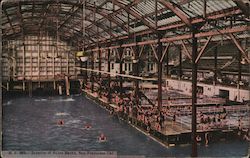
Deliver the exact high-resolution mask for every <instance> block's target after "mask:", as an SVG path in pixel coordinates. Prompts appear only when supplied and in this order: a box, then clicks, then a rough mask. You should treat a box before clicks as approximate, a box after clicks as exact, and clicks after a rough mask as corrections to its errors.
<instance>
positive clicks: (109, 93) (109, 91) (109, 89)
mask: <svg viewBox="0 0 250 158" xmlns="http://www.w3.org/2000/svg"><path fill="white" fill-rule="evenodd" d="M108 72H110V49H108ZM110 82H111V77H110V74H108V103H111V87H110Z"/></svg>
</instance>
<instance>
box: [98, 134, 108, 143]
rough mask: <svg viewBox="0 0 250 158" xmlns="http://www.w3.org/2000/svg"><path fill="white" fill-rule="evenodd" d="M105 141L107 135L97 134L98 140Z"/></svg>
mask: <svg viewBox="0 0 250 158" xmlns="http://www.w3.org/2000/svg"><path fill="white" fill-rule="evenodd" d="M105 141H107V137H106V136H105V135H104V134H103V133H102V134H101V135H100V136H99V142H105Z"/></svg>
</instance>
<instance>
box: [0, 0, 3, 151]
mask: <svg viewBox="0 0 250 158" xmlns="http://www.w3.org/2000/svg"><path fill="white" fill-rule="evenodd" d="M2 4H3V3H1V2H0V17H2ZM2 45H3V43H2V20H0V74H1V75H0V115H1V116H3V115H2V114H3V110H2V77H3V76H2V74H3V70H2V54H3V52H2V51H3V50H2ZM2 124H3V122H2V119H1V120H0V129H1V130H2V129H3V128H2ZM0 146H1V147H2V141H0Z"/></svg>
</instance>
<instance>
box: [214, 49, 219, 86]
mask: <svg viewBox="0 0 250 158" xmlns="http://www.w3.org/2000/svg"><path fill="white" fill-rule="evenodd" d="M217 57H218V49H217V46H216V47H215V48H214V81H213V85H214V86H215V85H216V84H217V69H218V68H217V62H218V61H217Z"/></svg>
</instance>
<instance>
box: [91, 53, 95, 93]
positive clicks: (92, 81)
mask: <svg viewBox="0 0 250 158" xmlns="http://www.w3.org/2000/svg"><path fill="white" fill-rule="evenodd" d="M91 69H92V70H94V52H91ZM91 92H92V93H94V72H93V71H91Z"/></svg>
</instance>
